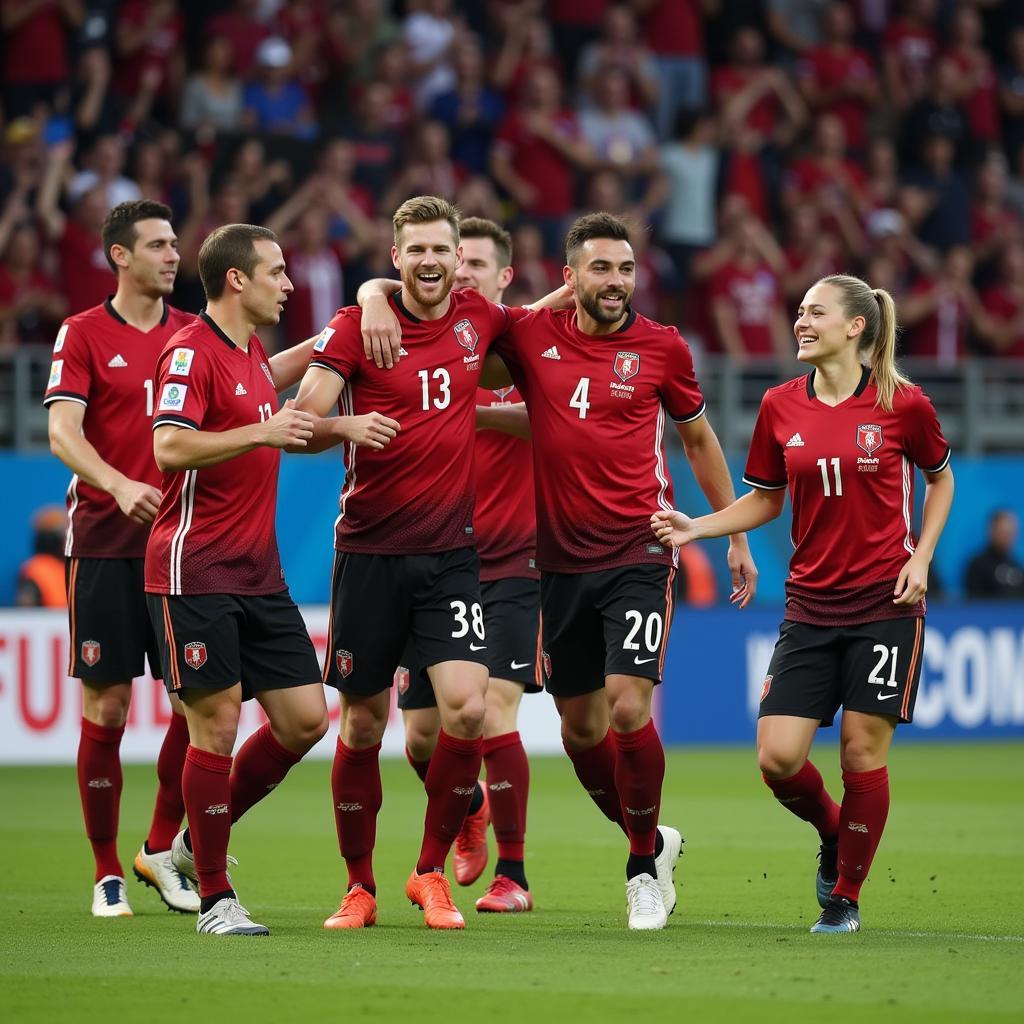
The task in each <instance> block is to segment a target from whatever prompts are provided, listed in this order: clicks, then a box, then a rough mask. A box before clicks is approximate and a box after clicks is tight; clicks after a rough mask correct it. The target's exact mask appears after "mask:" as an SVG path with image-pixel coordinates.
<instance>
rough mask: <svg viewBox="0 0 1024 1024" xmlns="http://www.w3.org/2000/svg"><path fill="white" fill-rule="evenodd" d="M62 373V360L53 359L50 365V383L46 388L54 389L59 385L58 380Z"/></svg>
mask: <svg viewBox="0 0 1024 1024" xmlns="http://www.w3.org/2000/svg"><path fill="white" fill-rule="evenodd" d="M63 373H64V360H63V359H54V361H53V362H52V363H50V383H49V384H47V385H46V386H47V388H55V387H56V386H57V385H58V384H59V383H60V378H61V376H62V374H63Z"/></svg>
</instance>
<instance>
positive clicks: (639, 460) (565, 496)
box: [498, 309, 704, 572]
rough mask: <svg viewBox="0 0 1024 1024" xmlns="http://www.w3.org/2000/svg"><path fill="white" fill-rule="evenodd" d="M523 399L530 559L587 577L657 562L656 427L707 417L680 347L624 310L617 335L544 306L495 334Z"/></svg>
mask: <svg viewBox="0 0 1024 1024" xmlns="http://www.w3.org/2000/svg"><path fill="white" fill-rule="evenodd" d="M498 351H499V352H500V354H501V355H502V357H503V358H504V359H505V361H506V362H507V364H508V367H509V369H510V370H511V372H512V375H513V377H514V378H515V380H516V384H517V386H518V387H519V390H520V391H521V392H522V394H523V397H524V398H525V400H526V407H527V409H528V410H529V413H530V427H531V430H532V433H533V460H534V467H535V480H536V486H537V564H538V565H539V567H540V568H541V569H542V570H545V571H548V572H593V571H595V570H599V569H614V568H616V567H617V566H621V565H636V564H641V563H651V562H653V563H664V564H669V563H672V562H673V561H674V556H673V555H672V554H670V553H669V552H666V550H665V549H664V548H663V547H662V546H661V545H660V544H658V543H657V542H656V541H655V540H654V536H653V534H652V533H651V525H650V519H651V513H652V512H653V511H654V510H655V509H657V508H666V509H667V508H671V507H672V483H671V480H670V479H669V475H668V467H667V465H666V462H665V450H664V447H663V445H662V434H663V432H664V427H665V415H666V413H667V414H668V415H669V416H671V417H672V418H673V419H674V420H676V421H677V422H686V421H689V420H693V419H697V417H699V416H702V415H703V414H704V398H703V396H702V395H701V392H700V387H699V386H698V384H697V380H696V377H695V376H694V372H693V359H692V358H691V356H690V349H689V347H688V346H687V344H686V342H684V341H683V339H682V338H681V337H680V336H679V332H678V331H677V330H676V329H675V328H674V327H665V326H663V325H661V324H659V323H656V322H655V321H653V320H648V319H647V317H644V316H640V315H638V314H637V313H635V312H630V314H629V316H628V317H627V319H626V321H625V323H624V324H623V325H622V327H621V328H619V330H618V331H616V332H615V333H614V334H609V335H603V336H600V337H595V336H593V335H589V334H584V333H583V331H581V330H580V329H579V328H578V327H577V326H576V314H575V311H573V310H559V311H557V312H552V311H551V310H547V309H541V310H537V311H535V312H533V313H531V314H530V315H529V316H527V317H525V318H524V319H522V320H520V321H519V322H518V323H517V324H516V325H515V326H514V327H513V328H512V329H511V330H510V331H509V333H508V334H507V335H506V336H505V337H504V338H503V339H502V340H501V342H500V344H499V345H498Z"/></svg>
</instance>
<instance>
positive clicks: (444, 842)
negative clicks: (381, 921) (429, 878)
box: [416, 729, 483, 873]
mask: <svg viewBox="0 0 1024 1024" xmlns="http://www.w3.org/2000/svg"><path fill="white" fill-rule="evenodd" d="M482 760H483V740H482V739H481V738H480V737H477V738H476V739H475V740H462V739H458V738H457V737H455V736H449V735H448V734H447V733H446V732H445V731H444V729H442V730H441V732H440V734H439V735H438V737H437V748H436V749H435V750H434V756H433V757H432V758H431V759H430V770H429V771H428V772H427V778H426V788H427V813H426V817H425V819H424V822H423V845H422V847H420V859H419V860H418V861H417V862H416V870H417V871H419V872H420V873H422V872H424V871H432V870H433V869H434V868H441V869H442V870H443V869H444V862H445V861H446V860H447V858H448V851H449V850H450V849H451V848H452V843H453V842H455V837H456V836H457V835H458V834H459V830H460V829H461V828H462V823H463V821H465V819H466V812H467V811H468V810H469V805H470V802H471V801H472V799H473V791H474V789H475V788H476V784H477V776H478V775H479V774H480V762H481V761H482Z"/></svg>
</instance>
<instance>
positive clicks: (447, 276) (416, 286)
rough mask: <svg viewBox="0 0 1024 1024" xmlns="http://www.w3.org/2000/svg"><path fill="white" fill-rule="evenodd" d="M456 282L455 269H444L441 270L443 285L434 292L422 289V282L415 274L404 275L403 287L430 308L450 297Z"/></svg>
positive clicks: (417, 300) (420, 302) (421, 303)
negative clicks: (448, 270)
mask: <svg viewBox="0 0 1024 1024" xmlns="http://www.w3.org/2000/svg"><path fill="white" fill-rule="evenodd" d="M454 283H455V270H454V269H452V270H451V271H450V272H448V273H446V272H445V271H443V270H442V271H441V282H440V284H441V287H440V288H439V289H438V290H437V291H436V292H435V293H434V294H429V293H426V292H423V291H421V289H420V282H419V280H418V278H417V277H416V275H415V274H410V275H409V277H408V278H406V277H404V276H403V278H402V287H403V288H404V289H405V290H406V291H407V292H408V293H409V294H410V295H411V296H412V297H413V298H414V299H415V300H416V302H418V303H419V304H420V305H421V306H425V307H426V308H427V309H430V308H432V307H433V306H439V305H440V304H441V303H442V302H444V300H445V299H447V298H448V295H449V293H450V292H451V290H452V285H453V284H454Z"/></svg>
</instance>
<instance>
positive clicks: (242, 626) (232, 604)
mask: <svg viewBox="0 0 1024 1024" xmlns="http://www.w3.org/2000/svg"><path fill="white" fill-rule="evenodd" d="M199 275H200V277H201V279H202V282H203V289H204V291H205V292H206V298H207V303H208V305H207V308H206V310H205V311H204V312H203V313H201V314H200V315H199V317H198V318H197V319H196V320H194V321H193V322H192V323H191V324H190V325H189V326H188V327H185V328H183V329H182V330H180V331H178V333H177V334H176V335H175V336H174V337H173V338H171V339H170V341H169V342H168V343H167V345H166V346H165V347H164V350H163V352H162V353H161V355H160V360H159V363H158V365H157V372H156V389H155V392H154V393H155V395H156V415H155V418H154V421H153V449H154V452H155V455H156V461H157V464H158V465H159V466H160V468H161V469H162V470H163V473H164V479H163V483H164V493H163V497H162V498H161V501H160V509H159V511H158V512H157V515H156V520H155V522H154V524H153V531H152V533H151V535H150V538H149V544H148V545H147V548H146V591H147V603H148V606H149V612H150V615H151V617H152V619H153V622H154V623H156V624H159V634H160V641H161V657H162V660H163V665H164V683H165V685H166V686H167V689H168V690H169V691H171V692H172V693H176V694H178V695H179V696H180V697H181V700H182V702H183V703H184V706H185V715H186V718H187V719H188V728H189V739H190V744H189V747H188V753H187V755H186V758H185V769H184V773H183V776H182V792H183V795H184V800H185V807H186V810H187V812H188V823H189V827H188V829H187V830H186V831H185V832H182V833H179V834H178V835H177V836H175V837H174V842H173V845H172V856H173V859H174V863H175V866H176V867H177V868H178V870H180V871H182V872H183V873H185V874H186V875H187V876H188V877H189V878H190V879H192V880H193V881H194V882H196V884H198V887H199V895H200V898H201V901H202V906H201V908H200V916H199V920H198V923H197V931H199V932H200V933H201V934H213V935H266V934H268V929H267V928H266V927H265V926H263V925H261V924H256V923H254V922H253V921H252V920H251V918H250V917H249V914H248V912H247V911H246V910H245V908H244V907H242V906H241V905H240V904H239V902H238V900H237V898H236V895H235V892H234V889H233V887H232V884H231V880H230V878H229V877H228V874H227V862H228V857H227V849H228V838H229V835H230V831H231V825H232V824H233V822H235V821H237V820H238V819H239V818H240V817H241V816H242V814H244V813H245V811H246V810H248V809H249V808H250V807H252V806H253V804H255V803H256V802H257V801H259V800H261V799H262V798H263V797H265V796H266V795H267V793H268V792H269V791H270V790H272V789H274V788H275V787H276V786H277V785H278V783H280V782H281V780H282V779H283V778H284V776H285V775H286V774H287V772H288V770H289V769H290V768H291V767H292V765H294V764H296V763H297V762H298V761H299V760H300V759H301V758H302V756H303V755H304V754H305V753H306V751H307V750H309V749H310V747H312V746H313V745H314V744H315V743H316V742H317V740H319V739H320V738H321V737H322V736H323V735H324V733H325V732H326V731H327V705H326V703H325V701H324V692H323V686H322V685H321V683H320V667H319V665H318V663H317V659H316V655H315V653H314V651H313V645H312V643H311V642H310V639H309V636H308V635H307V633H306V628H305V625H304V624H303V621H302V618H301V616H300V615H299V610H298V608H296V606H295V604H294V602H293V601H292V599H291V597H290V596H289V594H288V590H287V587H286V586H285V582H284V574H283V573H282V571H281V562H280V558H279V556H278V550H277V537H276V534H275V530H274V513H275V507H276V504H277V471H278V463H279V461H280V451H281V449H282V448H286V447H288V448H297V449H301V448H303V447H304V446H305V445H306V443H307V442H308V440H309V439H310V438H311V437H312V435H313V417H311V416H310V415H309V414H308V413H303V412H299V411H298V410H297V409H295V408H293V404H294V403H292V402H291V401H289V402H286V403H285V405H284V406H283V407H282V408H281V409H278V408H277V393H278V392H279V391H281V390H284V389H285V388H287V387H290V386H291V385H292V384H294V383H295V382H296V381H297V380H298V379H299V377H300V376H301V374H302V372H303V370H304V368H305V365H306V362H307V360H308V358H309V354H310V352H311V350H312V345H313V341H314V340H315V339H312V338H311V339H310V340H309V341H308V342H306V343H304V344H302V345H297V346H295V347H294V348H292V349H288V350H287V351H285V352H281V353H278V354H277V355H275V356H273V357H272V358H270V359H268V358H267V356H266V354H265V353H264V351H263V347H262V345H261V344H260V341H259V338H258V337H257V336H256V335H255V333H254V331H255V330H256V328H257V327H261V326H264V325H269V324H276V323H277V322H278V320H279V319H280V316H281V311H282V309H283V307H284V303H285V302H286V301H287V299H288V295H289V294H290V293H291V291H292V285H291V282H290V281H289V280H288V277H287V275H286V274H285V264H284V258H283V257H282V255H281V249H280V247H279V246H278V244H277V240H276V238H275V236H274V234H273V232H271V231H268V230H267V229H266V228H262V227H256V226H253V225H251V224H229V225H226V226H224V227H221V228H218V229H217V230H216V231H214V232H213V233H212V234H211V235H209V237H208V238H207V239H206V240H205V241H204V242H203V245H202V247H201V248H200V250H199ZM347 425H348V423H347V421H344V420H339V421H338V428H339V429H343V428H345V427H346V426H347ZM250 697H255V698H256V699H257V700H258V701H259V702H260V704H261V705H262V707H263V710H264V711H265V712H266V714H267V717H268V718H269V719H270V721H269V722H268V723H267V724H266V725H264V726H263V727H262V728H260V729H259V730H258V731H257V732H255V733H254V734H253V735H252V736H250V737H249V739H248V740H246V742H245V743H244V744H243V745H242V747H241V749H240V750H239V751H238V755H237V756H236V757H235V758H234V761H233V762H232V756H231V755H232V750H233V748H234V743H235V735H236V731H237V728H238V719H239V713H240V710H241V703H242V701H243V700H246V699H248V698H250Z"/></svg>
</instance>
